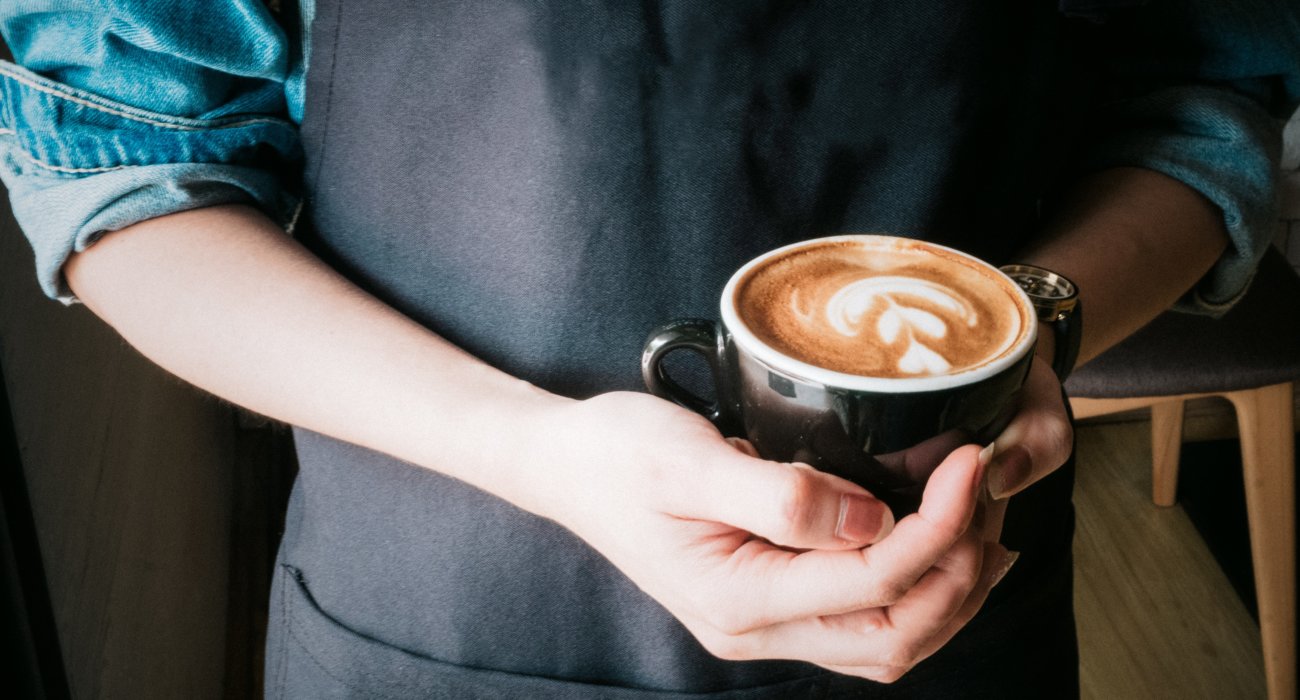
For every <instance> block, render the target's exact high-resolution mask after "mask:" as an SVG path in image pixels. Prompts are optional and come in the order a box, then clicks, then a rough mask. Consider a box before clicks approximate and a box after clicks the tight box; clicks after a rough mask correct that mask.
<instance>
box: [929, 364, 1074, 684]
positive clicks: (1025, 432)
mask: <svg viewBox="0 0 1300 700" xmlns="http://www.w3.org/2000/svg"><path fill="white" fill-rule="evenodd" d="M1049 355H1050V353H1049ZM1073 443H1074V432H1073V428H1072V427H1071V426H1070V419H1069V414H1067V413H1066V411H1065V404H1064V397H1063V396H1062V394H1061V384H1060V382H1059V381H1058V380H1057V378H1056V374H1055V373H1054V372H1052V368H1051V366H1050V364H1049V363H1048V362H1047V361H1045V360H1043V359H1042V358H1041V357H1035V358H1034V361H1033V365H1032V366H1031V367H1030V370H1029V377H1028V378H1027V379H1026V381H1025V387H1024V391H1023V392H1022V393H1021V399H1020V407H1019V409H1018V410H1017V412H1016V415H1015V416H1013V417H1012V419H1011V422H1010V423H1009V424H1008V425H1007V427H1006V429H1005V430H1003V431H1002V433H1001V434H1000V435H999V436H998V437H997V438H996V439H995V440H994V441H993V444H991V445H989V446H988V447H986V448H985V452H984V453H983V454H982V456H981V458H983V459H990V460H991V461H990V463H989V466H988V469H987V472H986V478H985V481H986V484H987V486H986V488H984V489H981V492H980V495H979V502H978V503H977V505H976V508H975V515H974V518H973V519H972V523H971V529H972V530H973V531H975V532H977V533H979V535H978V536H979V539H980V540H981V541H983V542H985V543H992V542H998V541H1000V540H1001V538H1002V523H1003V520H1004V519H1005V517H1006V512H1007V500H1008V499H1009V498H1010V497H1011V496H1012V495H1014V494H1017V493H1020V492H1021V491H1023V490H1025V489H1026V488H1028V487H1029V486H1031V485H1032V484H1033V483H1034V482H1036V481H1038V480H1039V479H1042V478H1043V477H1045V476H1047V475H1048V474H1051V473H1052V472H1053V471H1055V470H1056V469H1057V468H1059V467H1060V466H1061V465H1062V464H1064V463H1065V460H1066V459H1068V458H1069V456H1070V452H1071V450H1072V449H1073ZM1018 556H1019V553H1018V552H1011V553H1010V556H1009V557H1008V558H1007V559H1006V561H1005V562H1004V563H1003V566H1004V567H1005V568H1004V569H1002V570H1001V571H1000V572H998V573H997V574H996V577H997V578H998V579H1001V577H1002V576H1004V575H1005V574H1006V571H1007V570H1009V569H1010V568H1011V565H1012V564H1014V563H1015V561H1016V558H1017V557H1018ZM983 604H984V597H982V596H980V595H979V591H978V590H975V591H972V593H971V595H970V596H969V597H968V599H967V601H966V602H965V603H964V604H963V605H962V608H961V610H960V611H959V612H958V613H957V614H956V615H954V616H953V618H952V620H951V621H949V623H948V626H947V627H946V628H945V629H944V630H943V631H942V632H940V633H938V634H936V635H934V637H932V638H931V640H930V642H929V643H927V644H926V645H925V647H924V648H923V649H922V650H921V651H920V653H919V654H918V657H919V658H918V660H923V659H926V658H928V657H930V656H931V655H932V654H934V653H935V652H937V651H938V650H939V649H941V648H942V647H943V645H944V644H946V643H947V642H948V640H949V639H951V638H952V637H953V636H954V635H955V634H956V633H957V632H958V631H960V630H961V628H962V627H965V626H966V623H968V622H970V620H971V618H973V617H974V616H975V614H976V613H977V612H979V609H980V607H981V606H983Z"/></svg>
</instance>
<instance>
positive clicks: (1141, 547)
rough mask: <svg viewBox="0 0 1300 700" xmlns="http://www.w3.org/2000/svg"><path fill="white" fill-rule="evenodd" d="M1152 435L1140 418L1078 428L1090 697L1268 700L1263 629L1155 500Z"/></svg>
mask: <svg viewBox="0 0 1300 700" xmlns="http://www.w3.org/2000/svg"><path fill="white" fill-rule="evenodd" d="M1149 430H1150V424H1149V423H1146V422H1132V423H1116V424H1107V425H1102V426H1083V427H1080V429H1079V432H1078V483H1077V486H1076V488H1075V506H1076V509H1077V511H1078V531H1077V534H1076V536H1075V544H1074V554H1075V608H1076V615H1077V618H1078V625H1079V645H1080V656H1081V669H1080V671H1081V675H1082V685H1083V697H1084V698H1096V699H1097V700H1103V699H1104V700H1123V699H1125V698H1135V699H1137V698H1140V699H1142V700H1146V699H1153V698H1178V699H1180V700H1183V699H1187V700H1191V699H1193V698H1216V699H1217V698H1224V699H1234V700H1235V699H1236V698H1262V697H1264V681H1263V673H1264V671H1263V661H1262V658H1261V656H1260V642H1259V628H1258V626H1256V625H1255V623H1254V621H1253V620H1252V619H1251V617H1250V614H1249V613H1248V612H1247V610H1246V608H1245V607H1244V605H1243V604H1242V603H1241V601H1240V600H1239V599H1238V598H1237V596H1236V594H1235V593H1234V592H1233V590H1232V587H1231V586H1230V584H1229V583H1228V579H1227V578H1226V577H1225V576H1224V574H1223V573H1222V571H1221V570H1220V569H1219V567H1218V565H1217V564H1216V563H1215V561H1214V559H1213V557H1212V556H1211V555H1210V552H1209V550H1208V549H1206V547H1205V544H1204V542H1203V541H1202V540H1201V538H1200V536H1199V535H1198V534H1197V532H1196V530H1195V529H1194V528H1193V526H1192V524H1191V522H1190V521H1189V520H1188V518H1187V516H1186V514H1185V513H1184V512H1183V511H1182V509H1181V508H1179V507H1178V506H1174V507H1172V508H1158V507H1156V506H1154V505H1152V503H1151V499H1150V493H1151V460H1150V449H1151V442H1150V433H1149ZM1184 449H1185V450H1192V449H1195V444H1194V443H1192V444H1189V445H1188V446H1187V447H1185V448H1184ZM1225 468H1232V467H1231V466H1228V465H1225Z"/></svg>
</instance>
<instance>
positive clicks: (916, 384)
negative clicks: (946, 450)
mask: <svg viewBox="0 0 1300 700" xmlns="http://www.w3.org/2000/svg"><path fill="white" fill-rule="evenodd" d="M837 242H860V243H866V244H871V243H875V244H878V245H879V244H886V245H896V244H897V243H898V242H906V243H907V244H913V245H920V246H927V247H931V248H936V249H939V250H942V251H946V252H948V253H951V254H953V255H956V256H957V257H960V258H962V259H964V260H967V261H969V262H971V263H972V264H974V265H976V266H977V267H980V268H983V269H985V270H988V271H991V272H993V273H995V274H996V275H997V276H1000V277H1002V278H1004V279H1005V280H1006V282H1007V287H1008V288H1009V289H1012V290H1014V291H1013V292H1012V294H1013V296H1015V298H1017V299H1018V300H1019V302H1020V310H1021V317H1022V319H1023V320H1024V322H1025V324H1026V326H1027V331H1026V332H1025V333H1022V334H1021V335H1020V338H1018V339H1017V341H1016V342H1015V343H1013V344H1012V345H1011V346H1010V347H1008V348H1007V349H1005V350H1004V351H1003V352H1002V354H1001V355H999V356H998V357H996V358H994V359H993V360H992V361H991V362H988V363H987V364H984V365H981V366H979V367H973V368H970V369H965V370H962V371H960V372H953V373H951V374H943V375H926V376H919V377H868V376H864V375H859V374H849V373H847V372H837V371H835V370H830V369H826V368H824V367H818V366H816V365H812V364H808V363H807V362H804V361H802V360H799V359H796V358H794V357H791V356H789V355H787V354H785V353H782V352H780V351H779V350H777V349H776V348H773V347H772V346H770V345H768V344H767V343H765V342H763V341H762V340H759V338H758V336H756V335H755V334H754V333H753V332H752V331H750V330H749V327H748V326H746V325H745V324H744V322H742V321H741V320H740V315H739V314H738V313H737V312H736V305H735V296H736V288H737V286H738V285H739V283H740V280H741V279H743V278H744V277H745V276H746V275H747V274H748V273H749V271H750V270H753V269H754V268H755V267H757V266H758V265H761V264H763V263H764V262H766V261H768V260H770V259H772V258H774V257H776V256H778V255H782V254H785V253H787V252H789V251H792V250H797V249H800V248H806V247H811V246H816V245H824V244H827V243H837ZM721 311H722V322H723V325H725V326H726V328H727V330H728V331H729V332H730V333H731V336H732V339H733V340H734V341H735V343H736V344H737V345H739V346H740V347H741V348H742V349H744V350H745V351H747V352H748V353H749V354H751V355H753V356H754V357H755V358H757V359H758V360H760V361H761V362H762V363H763V364H764V365H766V366H768V367H770V368H771V369H773V370H776V371H778V372H781V373H783V374H787V375H791V376H792V378H795V379H802V380H804V381H810V382H815V383H817V384H821V385H824V386H832V387H838V388H842V389H848V390H850V391H865V392H876V393H890V394H906V393H919V392H925V391H940V390H943V389H952V388H956V387H960V386H966V385H968V384H973V383H975V382H979V381H983V380H984V379H987V378H989V377H994V376H996V375H998V374H1000V373H1002V372H1003V371H1004V370H1006V369H1007V368H1009V367H1011V366H1013V365H1015V364H1016V363H1017V362H1019V361H1020V360H1021V359H1023V358H1024V356H1025V354H1026V353H1028V352H1030V351H1032V349H1033V347H1034V344H1035V343H1036V342H1037V340H1038V323H1037V319H1036V317H1035V316H1034V313H1033V304H1032V303H1031V302H1030V300H1029V296H1028V295H1027V294H1025V291H1024V290H1023V289H1021V288H1020V285H1018V284H1016V283H1015V281H1013V280H1012V279H1011V278H1010V277H1008V276H1007V275H1006V274H1005V273H1003V272H1002V271H1001V270H999V269H998V268H997V267H995V266H993V265H992V264H990V263H988V262H985V261H983V260H981V259H979V258H977V257H975V256H973V255H971V254H970V253H966V252H964V251H960V250H956V249H954V248H950V247H948V246H945V245H940V244H938V243H931V242H929V241H923V240H917V239H912V238H905V237H901V236H891V235H887V234H874V233H873V234H867V233H850V234H841V235H836V236H825V237H821V238H810V239H807V240H803V241H799V242H796V243H791V244H789V245H785V246H781V247H780V248H775V249H773V250H770V251H768V252H766V253H764V254H762V255H760V256H758V257H756V258H754V259H753V260H750V261H749V262H747V263H745V264H744V265H743V266H741V268H740V269H738V270H736V272H735V273H733V274H732V275H731V278H730V279H729V280H727V284H726V286H725V287H723V290H722V299H721Z"/></svg>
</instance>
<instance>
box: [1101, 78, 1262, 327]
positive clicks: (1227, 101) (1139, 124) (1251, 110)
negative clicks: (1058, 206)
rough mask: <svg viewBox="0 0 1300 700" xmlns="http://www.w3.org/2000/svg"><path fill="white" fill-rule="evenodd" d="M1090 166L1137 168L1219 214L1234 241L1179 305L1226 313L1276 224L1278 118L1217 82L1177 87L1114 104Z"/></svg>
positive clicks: (1103, 120) (1191, 309)
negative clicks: (1181, 187)
mask: <svg viewBox="0 0 1300 700" xmlns="http://www.w3.org/2000/svg"><path fill="white" fill-rule="evenodd" d="M1098 127H1099V131H1098V138H1097V139H1096V140H1095V141H1093V142H1092V143H1089V144H1088V149H1087V151H1086V153H1085V155H1084V158H1083V160H1082V166H1083V167H1084V169H1085V170H1089V171H1095V170H1100V169H1103V168H1110V167H1120V166H1133V167H1140V168H1146V169H1148V170H1154V171H1157V172H1160V173H1163V174H1165V175H1168V176H1170V177H1172V178H1174V179H1177V180H1179V181H1181V182H1183V183H1184V184H1186V185H1188V186H1189V187H1191V188H1193V189H1195V190H1196V191H1198V192H1200V193H1201V194H1202V195H1204V196H1205V197H1206V198H1207V199H1209V200H1210V201H1211V202H1213V203H1214V204H1215V205H1216V206H1217V207H1218V208H1219V209H1220V210H1221V211H1222V212H1223V221H1224V224H1225V226H1226V227H1227V231H1228V237H1229V239H1230V240H1231V243H1230V244H1229V246H1228V249H1227V250H1226V251H1225V252H1224V254H1223V255H1222V256H1221V257H1220V258H1219V260H1218V262H1216V263H1215V265H1214V267H1213V268H1212V269H1211V270H1210V272H1209V273H1208V274H1207V275H1206V276H1205V277H1204V278H1203V279H1202V280H1201V281H1200V282H1199V283H1198V284H1197V285H1196V287H1195V288H1193V289H1192V290H1191V291H1190V292H1188V293H1187V294H1186V295H1185V296H1184V297H1183V298H1182V299H1180V300H1179V302H1178V303H1177V305H1176V306H1175V308H1177V309H1178V310H1181V311H1188V312H1192V313H1199V314H1206V315H1211V316H1218V315H1222V314H1223V313H1224V312H1226V311H1227V310H1228V309H1229V308H1231V307H1232V305H1233V304H1234V303H1236V301H1237V300H1238V299H1239V298H1241V295H1242V294H1244V293H1245V291H1246V288H1247V287H1248V286H1249V285H1250V281H1251V279H1252V278H1253V277H1254V273H1255V266H1256V264H1257V263H1258V262H1259V260H1260V259H1261V258H1262V257H1263V255H1264V252H1265V250H1266V249H1267V247H1268V245H1269V243H1270V242H1271V240H1272V238H1273V235H1274V233H1275V231H1276V228H1277V199H1276V187H1277V182H1276V181H1277V163H1278V157H1279V155H1280V153H1281V147H1282V146H1281V143H1282V139H1281V129H1282V125H1281V123H1280V122H1279V121H1278V120H1277V119H1275V118H1273V117H1272V116H1271V115H1269V114H1268V112H1267V111H1266V110H1264V108H1263V107H1261V106H1260V105H1259V104H1258V103H1257V102H1255V101H1254V100H1251V99H1250V98H1247V97H1245V96H1242V95H1240V94H1237V93H1235V92H1233V91H1231V90H1227V89H1222V88H1216V87H1212V86H1200V85H1198V86H1178V87H1169V88H1165V89H1162V90H1158V91H1155V92H1152V93H1149V94H1146V95H1143V96H1141V97H1138V98H1134V99H1131V100H1125V101H1122V102H1118V103H1115V104H1112V105H1110V106H1109V108H1108V109H1107V110H1106V111H1105V112H1104V113H1103V115H1102V117H1101V119H1100V120H1099V122H1098Z"/></svg>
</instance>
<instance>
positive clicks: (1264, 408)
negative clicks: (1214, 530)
mask: <svg viewBox="0 0 1300 700" xmlns="http://www.w3.org/2000/svg"><path fill="white" fill-rule="evenodd" d="M1292 391H1293V390H1292V385H1291V384H1290V383H1286V384H1277V385H1274V386H1269V387H1264V388H1262V389H1254V390H1250V391H1239V392H1233V393H1231V394H1228V395H1227V396H1228V399H1229V400H1231V401H1232V403H1233V405H1234V406H1235V407H1236V409H1237V422H1238V425H1239V427H1240V430H1241V452H1242V465H1243V468H1244V470H1245V483H1246V511H1247V515H1248V518H1249V520H1250V545H1251V547H1250V549H1251V557H1252V559H1253V560H1254V568H1255V591H1256V594H1257V596H1258V599H1259V622H1260V635H1261V637H1262V639H1263V645H1264V674H1265V677H1266V681H1267V683H1268V697H1269V698H1270V699H1271V700H1281V699H1283V698H1286V699H1288V700H1289V699H1291V698H1295V697H1296V665H1295V659H1296V656H1295V654H1296V598H1295V596H1296V589H1295V585H1296V580H1295V557H1296V549H1295V425H1294V422H1295V421H1294V416H1293V414H1292V411H1293V410H1294V405H1293V403H1292V401H1293V398H1292Z"/></svg>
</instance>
